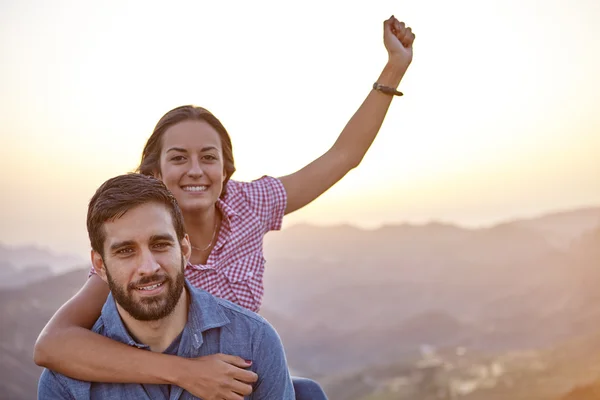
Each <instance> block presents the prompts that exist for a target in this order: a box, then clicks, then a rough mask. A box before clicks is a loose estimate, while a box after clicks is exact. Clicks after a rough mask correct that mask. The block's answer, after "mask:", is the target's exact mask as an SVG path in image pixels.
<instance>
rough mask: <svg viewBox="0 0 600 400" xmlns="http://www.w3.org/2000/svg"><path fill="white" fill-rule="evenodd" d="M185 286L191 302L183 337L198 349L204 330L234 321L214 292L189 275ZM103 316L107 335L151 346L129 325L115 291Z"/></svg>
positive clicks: (135, 343) (143, 347)
mask: <svg viewBox="0 0 600 400" xmlns="http://www.w3.org/2000/svg"><path fill="white" fill-rule="evenodd" d="M185 287H186V289H187V291H188V293H189V295H190V304H189V310H188V320H187V323H186V324H185V327H184V329H183V334H182V338H181V340H182V342H184V341H187V340H191V342H192V345H193V347H194V348H195V349H198V348H200V346H201V345H202V343H203V338H202V333H203V332H204V331H206V330H208V329H212V328H218V327H221V326H224V325H227V324H228V323H230V322H231V321H230V320H229V318H227V316H226V315H225V313H224V312H223V309H222V307H221V306H220V305H219V304H218V302H217V300H216V299H215V298H214V297H213V296H212V295H211V294H209V293H207V292H205V291H204V290H201V289H198V288H195V287H193V286H192V285H191V284H190V283H189V282H188V280H187V279H186V280H185ZM101 318H102V322H103V325H104V330H105V332H106V336H108V337H110V338H112V339H114V340H117V341H119V342H122V343H125V344H128V345H130V346H136V347H138V348H141V349H149V347H148V346H146V345H144V344H142V343H138V342H136V341H135V340H134V339H133V338H132V337H131V335H130V334H129V332H128V331H127V328H125V324H124V323H123V320H122V319H121V316H120V315H119V311H118V309H117V305H116V303H115V299H114V297H113V295H112V293H110V294H109V295H108V298H107V299H106V302H105V303H104V306H103V307H102V314H101Z"/></svg>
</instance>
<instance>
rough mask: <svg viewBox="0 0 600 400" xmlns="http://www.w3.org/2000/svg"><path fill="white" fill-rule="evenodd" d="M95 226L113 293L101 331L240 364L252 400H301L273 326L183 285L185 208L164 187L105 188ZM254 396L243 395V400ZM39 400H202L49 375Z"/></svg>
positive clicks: (98, 259) (95, 250) (95, 249)
mask: <svg viewBox="0 0 600 400" xmlns="http://www.w3.org/2000/svg"><path fill="white" fill-rule="evenodd" d="M87 225H88V233H89V236H90V241H91V245H92V263H93V265H94V268H95V269H96V272H97V273H98V275H99V276H100V277H101V278H102V279H103V280H104V281H105V282H107V283H108V285H109V288H110V292H111V293H110V295H109V296H108V299H107V300H106V303H105V305H104V307H103V309H102V314H101V316H100V318H99V319H98V321H97V322H96V324H95V325H94V328H93V331H95V332H97V333H99V334H101V335H104V336H107V337H109V338H112V339H114V340H118V341H120V342H123V343H126V344H129V345H131V346H137V347H139V348H143V349H147V350H150V351H155V352H163V353H167V354H174V355H178V356H182V357H187V358H193V357H200V356H206V355H210V354H217V353H223V354H230V355H235V356H239V357H242V358H243V359H244V360H249V361H248V366H249V369H251V370H252V371H253V372H255V373H256V374H257V375H258V380H257V382H256V383H255V384H254V386H253V388H252V394H251V395H250V397H249V398H251V399H294V389H293V386H292V381H291V378H290V376H289V372H288V367H287V362H286V359H285V354H284V351H283V346H282V344H281V341H280V339H279V336H278V335H277V333H276V332H275V330H274V329H273V328H272V327H271V326H270V325H269V324H268V322H266V321H265V320H264V319H263V318H261V317H260V316H258V315H256V314H254V313H252V312H250V311H248V310H246V309H244V308H242V307H240V306H237V305H235V304H233V303H230V302H228V301H226V300H221V299H217V298H216V297H213V296H212V295H210V294H209V293H207V292H204V291H202V290H200V289H196V288H194V287H192V286H191V285H190V284H189V283H188V282H187V281H186V280H185V278H184V275H183V268H184V267H185V265H186V263H187V259H188V258H189V256H190V254H191V246H190V242H189V239H188V236H187V234H186V233H185V229H184V225H183V217H182V215H181V211H180V209H179V206H178V205H177V202H176V200H175V198H174V197H173V196H172V195H171V193H170V192H169V191H168V190H167V188H166V187H165V186H164V185H163V184H162V182H160V181H158V180H156V179H154V178H151V177H148V176H144V175H140V174H127V175H121V176H118V177H116V178H112V179H110V180H108V181H106V182H105V183H104V184H103V185H102V186H101V187H100V188H99V189H98V190H97V192H96V194H95V195H94V197H93V198H92V199H91V201H90V204H89V208H88V217H87ZM243 387H245V385H241V384H240V388H243ZM247 394H249V393H247V392H245V391H244V390H243V389H240V396H239V398H240V399H241V398H242V395H247ZM38 398H40V399H79V398H91V399H121V398H136V399H137V398H139V399H171V400H176V399H181V400H183V399H195V398H196V397H194V396H193V395H192V394H190V393H189V392H186V391H184V390H183V389H182V388H180V387H177V386H171V385H145V384H122V383H96V382H84V381H79V380H75V379H71V378H68V377H66V376H64V375H60V374H58V373H55V372H53V371H50V370H44V371H43V372H42V375H41V378H40V382H39V386H38Z"/></svg>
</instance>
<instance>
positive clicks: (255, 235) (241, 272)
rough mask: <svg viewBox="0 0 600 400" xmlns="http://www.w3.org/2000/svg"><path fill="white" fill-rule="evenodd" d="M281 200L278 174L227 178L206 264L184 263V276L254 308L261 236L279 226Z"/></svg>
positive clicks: (261, 265)
mask: <svg viewBox="0 0 600 400" xmlns="http://www.w3.org/2000/svg"><path fill="white" fill-rule="evenodd" d="M286 203H287V196H286V192H285V188H284V187H283V184H282V183H281V181H280V180H279V179H276V178H272V177H269V176H264V177H262V178H260V179H257V180H255V181H252V182H249V183H246V182H238V181H232V180H230V181H229V182H228V183H227V193H226V195H225V196H224V198H223V199H219V200H218V201H217V207H219V209H220V210H221V214H222V215H223V220H222V222H221V229H220V230H219V237H218V238H217V243H216V244H215V247H214V248H213V250H212V251H211V253H210V255H209V256H208V260H207V262H206V265H192V264H188V265H187V267H186V269H185V276H186V278H187V279H188V280H189V281H190V283H191V284H192V285H194V286H196V287H199V288H202V289H204V290H206V291H207V292H210V293H212V294H213V295H215V296H217V297H220V298H222V299H226V300H229V301H231V302H233V303H236V304H239V305H241V306H242V307H245V308H247V309H249V310H251V311H254V312H258V310H259V309H260V305H261V303H262V297H263V293H264V286H263V274H264V272H265V258H264V256H263V238H264V236H265V234H266V233H267V232H269V231H274V230H279V229H281V223H282V220H283V215H284V213H285V207H286Z"/></svg>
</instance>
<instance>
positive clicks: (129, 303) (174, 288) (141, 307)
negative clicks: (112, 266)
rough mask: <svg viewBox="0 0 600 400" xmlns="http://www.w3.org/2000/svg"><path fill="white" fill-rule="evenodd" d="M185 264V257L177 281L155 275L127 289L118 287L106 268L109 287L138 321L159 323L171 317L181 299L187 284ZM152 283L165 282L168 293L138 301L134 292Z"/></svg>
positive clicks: (130, 285)
mask: <svg viewBox="0 0 600 400" xmlns="http://www.w3.org/2000/svg"><path fill="white" fill-rule="evenodd" d="M184 262H185V260H184V258H183V256H181V268H180V270H179V272H178V273H177V276H176V277H175V281H173V279H172V278H171V277H170V276H168V275H164V274H160V275H159V274H155V275H151V276H146V277H143V278H141V279H140V280H139V281H137V282H135V283H130V284H129V285H128V287H127V288H123V287H121V286H119V285H117V283H116V282H114V281H113V280H112V277H111V276H110V273H109V272H108V268H106V278H107V280H108V287H109V288H110V291H111V293H112V295H113V297H114V299H115V301H116V302H117V304H119V305H120V306H121V307H122V308H123V309H124V310H125V311H127V312H128V313H129V315H131V316H132V317H133V318H135V319H137V320H138V321H158V320H160V319H163V318H165V317H167V316H169V315H170V314H171V313H172V312H173V310H174V309H175V306H176V305H177V302H178V301H179V299H180V297H181V293H182V292H183V287H184V284H185V278H184V275H183V267H184V265H185V264H184ZM152 282H163V286H164V285H166V286H167V292H166V293H161V294H159V295H156V296H153V297H148V298H141V299H140V300H139V301H136V300H135V299H134V297H133V292H134V291H137V290H138V289H137V288H138V287H140V286H143V285H144V284H146V283H152Z"/></svg>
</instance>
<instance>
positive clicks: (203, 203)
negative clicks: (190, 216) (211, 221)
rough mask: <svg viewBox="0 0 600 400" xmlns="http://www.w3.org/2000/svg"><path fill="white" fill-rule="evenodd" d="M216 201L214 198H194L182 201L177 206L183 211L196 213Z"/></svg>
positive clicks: (209, 206) (206, 208) (204, 209)
mask: <svg viewBox="0 0 600 400" xmlns="http://www.w3.org/2000/svg"><path fill="white" fill-rule="evenodd" d="M216 202H217V200H216V199H209V198H205V199H196V200H194V201H186V202H182V203H181V204H180V205H179V207H181V211H182V212H183V213H197V212H203V211H206V210H208V209H210V208H211V207H213V206H214V205H215V203H216Z"/></svg>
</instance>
